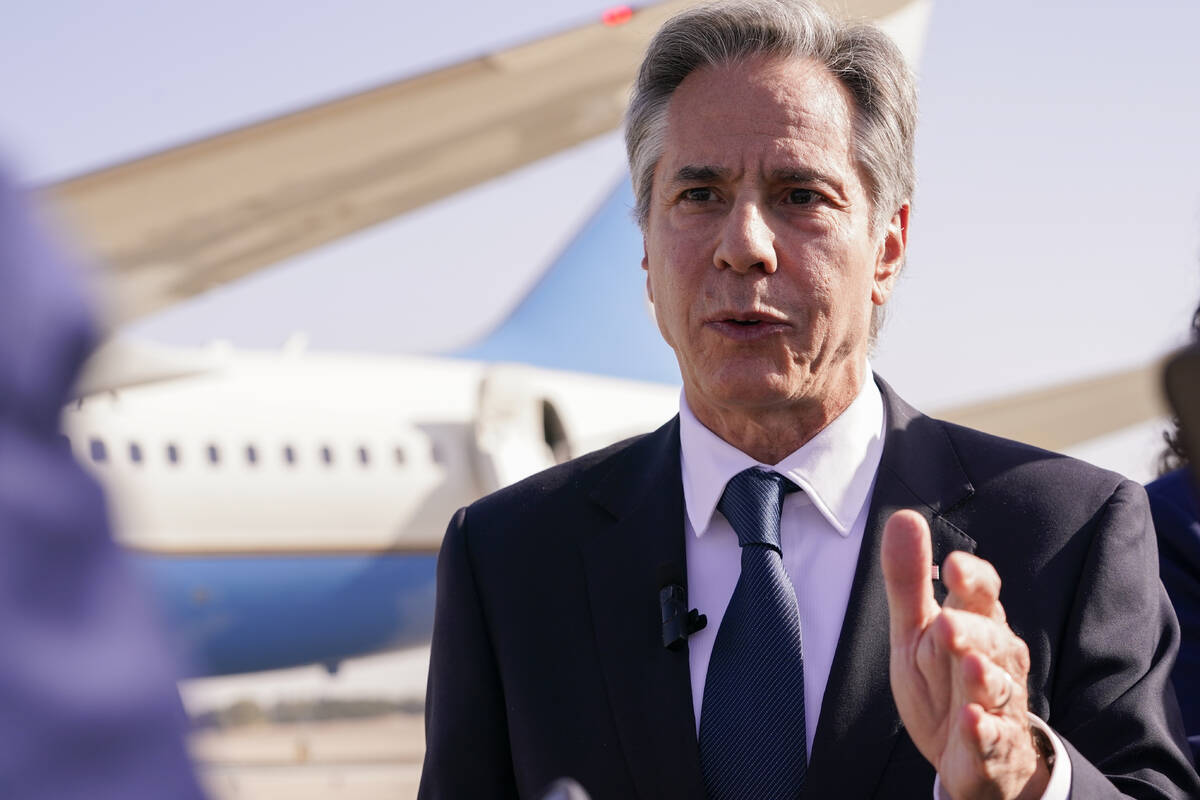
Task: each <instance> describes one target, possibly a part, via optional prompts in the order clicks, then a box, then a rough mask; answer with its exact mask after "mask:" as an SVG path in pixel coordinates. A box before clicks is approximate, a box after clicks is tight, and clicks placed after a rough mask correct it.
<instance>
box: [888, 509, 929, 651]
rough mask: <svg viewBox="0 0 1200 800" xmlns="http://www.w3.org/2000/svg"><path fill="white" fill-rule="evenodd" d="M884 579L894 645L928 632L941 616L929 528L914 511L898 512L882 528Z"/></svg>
mask: <svg viewBox="0 0 1200 800" xmlns="http://www.w3.org/2000/svg"><path fill="white" fill-rule="evenodd" d="M882 557H883V579H884V584H885V586H886V588H887V598H888V616H889V618H890V624H891V636H892V643H893V645H895V644H897V643H898V642H901V641H903V640H905V639H906V638H908V637H909V636H910V635H911V634H912V633H914V632H919V631H922V630H924V629H925V627H926V626H927V625H928V624H929V622H930V620H932V619H933V618H934V617H936V616H937V614H938V612H939V610H940V609H939V608H938V604H937V601H936V600H935V599H934V597H933V582H932V580H931V578H930V571H931V570H930V566H931V564H932V561H933V549H932V545H931V544H930V542H929V524H928V523H927V522H925V518H924V517H922V516H921V515H920V514H918V513H917V512H915V511H909V510H904V511H897V512H896V513H895V514H892V516H891V517H889V518H888V521H887V524H886V525H884V528H883V551H882Z"/></svg>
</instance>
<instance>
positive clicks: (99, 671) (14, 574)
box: [0, 171, 202, 800]
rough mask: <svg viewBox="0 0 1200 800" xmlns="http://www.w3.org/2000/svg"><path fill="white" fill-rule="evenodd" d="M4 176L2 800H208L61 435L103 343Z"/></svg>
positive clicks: (143, 610)
mask: <svg viewBox="0 0 1200 800" xmlns="http://www.w3.org/2000/svg"><path fill="white" fill-rule="evenodd" d="M77 279H78V276H77V275H76V274H75V273H74V271H73V269H71V268H70V266H69V265H68V264H67V263H66V262H65V260H64V259H63V257H62V256H61V254H60V253H59V252H58V251H57V249H56V248H54V247H53V246H52V244H51V242H50V239H49V238H48V237H47V236H46V235H45V233H44V232H43V231H42V230H40V228H39V225H38V223H37V221H36V220H35V218H34V214H33V213H32V211H31V208H30V205H29V203H28V201H27V198H25V197H24V196H23V195H22V194H21V192H20V191H19V190H18V189H17V188H16V187H15V186H14V184H13V182H12V180H11V178H10V177H9V176H7V175H6V174H4V173H3V172H2V171H0V797H5V798H8V797H13V798H18V797H19V798H22V800H43V799H45V800H48V799H49V798H54V799H55V800H69V799H70V798H89V800H109V798H112V799H113V800H115V798H122V799H123V800H131V799H132V800H138V799H140V798H147V800H149V799H150V798H155V800H158V798H171V799H172V800H190V798H200V797H201V796H202V795H201V792H200V790H199V788H198V786H197V784H196V779H195V777H194V775H193V772H192V768H191V765H190V763H189V761H188V758H187V754H186V751H185V746H184V731H185V726H186V719H185V717H184V714H183V708H182V706H181V704H180V702H179V695H178V692H177V690H176V687H175V672H174V667H173V665H172V663H171V660H170V657H169V655H168V652H167V649H166V647H165V646H164V644H163V642H162V641H160V639H159V637H158V633H157V631H156V629H155V621H154V619H153V615H152V614H151V613H149V611H148V609H147V607H146V605H145V602H144V598H143V596H142V593H141V591H140V588H139V586H138V585H137V584H136V582H135V581H134V580H133V579H132V577H131V573H130V570H129V568H128V566H127V564H126V563H125V561H124V558H123V555H122V553H121V551H120V550H118V549H117V547H116V545H115V544H114V543H113V540H112V536H111V533H110V531H109V527H108V515H107V510H106V508H105V503H104V498H103V496H102V494H101V492H100V489H99V487H98V486H97V485H96V483H95V482H94V481H93V480H92V479H91V477H90V476H88V475H87V474H86V473H85V472H84V471H83V470H82V469H81V468H80V467H79V465H78V464H76V462H75V460H74V458H73V457H72V455H71V452H70V450H69V448H68V446H67V444H66V443H65V441H64V440H63V439H62V438H61V436H60V435H59V414H60V412H61V409H62V407H63V406H64V405H65V404H66V403H67V401H68V398H69V391H70V388H71V384H72V383H73V381H74V380H75V377H76V374H77V372H78V370H79V367H80V364H81V363H82V361H83V359H84V357H85V356H86V355H87V353H88V352H89V351H90V349H91V347H92V345H93V343H94V341H95V336H96V333H95V328H94V325H93V322H92V318H91V315H90V313H89V309H88V305H87V303H86V302H85V300H84V298H83V295H82V292H81V289H80V287H79V285H78V283H77Z"/></svg>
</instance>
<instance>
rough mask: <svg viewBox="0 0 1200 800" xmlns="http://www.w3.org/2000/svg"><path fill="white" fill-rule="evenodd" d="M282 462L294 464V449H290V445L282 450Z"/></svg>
mask: <svg viewBox="0 0 1200 800" xmlns="http://www.w3.org/2000/svg"><path fill="white" fill-rule="evenodd" d="M283 460H284V461H286V462H287V463H289V464H295V463H296V448H294V447H292V446H291V445H290V444H289V445H285V446H284V448H283Z"/></svg>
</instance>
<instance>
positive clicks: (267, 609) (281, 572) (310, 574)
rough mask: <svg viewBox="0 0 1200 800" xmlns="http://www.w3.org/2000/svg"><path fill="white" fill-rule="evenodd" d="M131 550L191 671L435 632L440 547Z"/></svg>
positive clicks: (294, 659)
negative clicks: (271, 552) (325, 551)
mask: <svg viewBox="0 0 1200 800" xmlns="http://www.w3.org/2000/svg"><path fill="white" fill-rule="evenodd" d="M131 559H132V561H133V563H134V566H135V568H136V569H137V571H138V573H139V574H140V575H141V576H142V578H143V580H144V581H145V582H146V584H147V585H148V588H149V590H150V592H151V595H152V596H153V597H154V598H155V599H156V600H157V602H158V609H159V611H160V613H161V614H162V616H163V617H164V618H165V621H166V623H167V628H168V629H169V630H170V632H171V634H172V636H173V639H174V641H173V644H174V646H175V649H176V656H177V659H178V660H179V661H180V662H181V665H182V666H183V667H184V669H185V671H186V672H187V673H189V674H191V675H223V674H231V673H238V672H253V671H256V670H262V669H275V668H279V667H285V666H293V665H298V664H306V663H312V662H314V661H321V662H336V661H338V660H340V659H342V658H346V657H350V656H354V655H360V654H363V653H368V652H373V651H376V650H380V649H384V648H388V647H403V646H407V645H416V644H423V643H425V642H427V641H428V640H429V636H430V634H431V632H432V622H433V607H434V583H435V581H434V575H435V571H436V563H437V556H436V555H433V554H409V553H396V554H392V553H388V554H364V555H315V556H293V555H279V556H211V557H197V556H186V557H177V556H167V555H158V554H146V553H135V554H132V555H131Z"/></svg>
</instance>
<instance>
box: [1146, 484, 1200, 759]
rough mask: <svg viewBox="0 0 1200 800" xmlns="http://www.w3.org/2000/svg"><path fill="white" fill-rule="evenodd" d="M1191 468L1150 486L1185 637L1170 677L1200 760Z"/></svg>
mask: <svg viewBox="0 0 1200 800" xmlns="http://www.w3.org/2000/svg"><path fill="white" fill-rule="evenodd" d="M1193 487H1194V484H1193V483H1192V476H1191V473H1190V472H1189V470H1187V469H1177V470H1175V471H1174V472H1169V473H1167V474H1166V475H1163V476H1162V477H1161V478H1159V479H1158V480H1156V481H1154V482H1153V483H1151V484H1149V485H1148V486H1146V494H1147V495H1149V497H1150V510H1151V512H1153V514H1154V529H1155V531H1156V532H1157V533H1158V562H1159V566H1160V568H1161V571H1162V581H1163V585H1165V586H1166V587H1167V594H1169V595H1170V596H1171V602H1172V603H1173V604H1174V606H1175V613H1176V615H1177V616H1178V617H1179V627H1180V630H1181V631H1182V633H1183V641H1182V642H1181V643H1180V645H1179V660H1178V661H1177V662H1175V670H1174V671H1173V672H1172V673H1171V680H1172V682H1173V683H1174V684H1175V693H1176V694H1177V695H1178V696H1179V707H1180V708H1181V709H1182V710H1183V724H1184V727H1185V728H1187V733H1188V741H1189V742H1190V743H1191V745H1192V754H1193V756H1194V757H1195V758H1196V759H1197V760H1198V761H1200V509H1198V508H1197V506H1196V492H1195V489H1194V488H1193Z"/></svg>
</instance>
